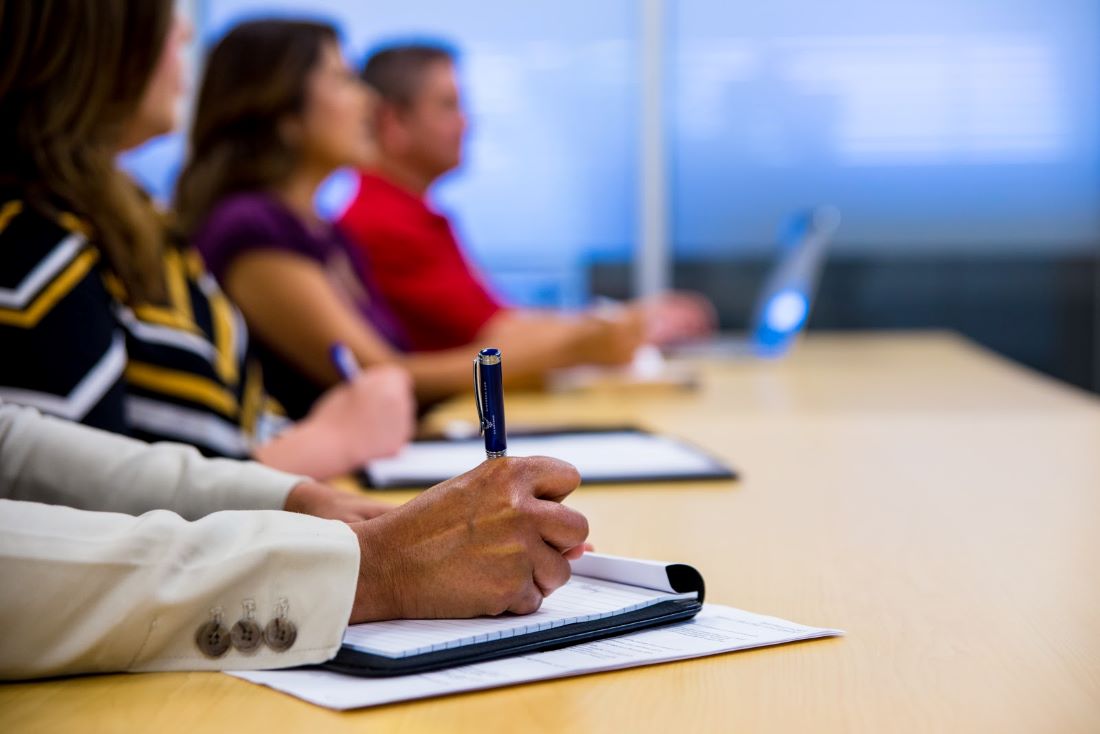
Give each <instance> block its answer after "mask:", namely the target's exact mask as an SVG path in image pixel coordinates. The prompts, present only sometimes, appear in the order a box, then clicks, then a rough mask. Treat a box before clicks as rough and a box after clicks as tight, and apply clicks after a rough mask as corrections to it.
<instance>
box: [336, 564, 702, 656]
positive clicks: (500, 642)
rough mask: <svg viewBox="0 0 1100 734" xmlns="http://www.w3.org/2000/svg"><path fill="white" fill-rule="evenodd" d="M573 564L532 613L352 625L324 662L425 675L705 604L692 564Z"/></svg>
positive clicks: (659, 620)
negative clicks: (569, 573) (563, 581)
mask: <svg viewBox="0 0 1100 734" xmlns="http://www.w3.org/2000/svg"><path fill="white" fill-rule="evenodd" d="M571 565H572V571H573V576H572V578H571V579H570V580H569V581H568V582H567V583H566V584H565V585H564V586H562V587H561V588H559V589H557V590H556V591H555V592H554V593H553V594H551V595H550V596H548V597H546V599H545V600H544V601H543V604H542V607H541V608H540V609H539V610H538V611H537V612H534V613H532V614H527V615H521V616H517V615H511V614H506V615H501V616H498V617H479V618H475V619H408V620H394V621H386V622H369V623H366V624H357V625H352V626H350V627H348V629H347V632H346V633H345V635H344V644H343V646H342V647H341V649H340V651H339V653H338V654H337V655H336V657H335V658H333V659H332V660H331V661H329V662H328V663H325V664H324V667H326V668H329V669H332V670H338V671H340V672H343V673H351V674H353V675H361V676H367V677H385V676H392V675H406V674H409V673H423V672H427V671H431V670H439V669H442V668H449V667H453V666H456V665H467V664H470V663H475V662H482V661H485V660H493V659H496V658H501V657H508V656H512V655H521V654H526V653H530V652H537V651H540V650H552V649H555V648H560V647H564V646H567V645H574V644H577V643H580V642H587V641H590V640H598V639H602V638H606V637H610V636H614V635H620V634H624V633H626V632H632V631H635V630H640V629H645V628H649V627H654V626H657V625H662V624H668V623H670V622H676V621H681V620H686V619H691V618H692V617H694V616H695V615H696V614H697V613H698V612H699V610H700V609H701V608H702V606H703V595H704V584H703V578H702V576H700V575H699V572H698V571H696V570H695V569H694V568H692V567H690V566H686V565H683V564H667V563H661V562H656V561H639V560H634V559H629V558H619V557H616V556H608V555H604V554H600V553H586V554H585V555H584V556H583V557H581V558H580V559H578V560H576V561H572V562H571Z"/></svg>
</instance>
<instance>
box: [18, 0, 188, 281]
mask: <svg viewBox="0 0 1100 734" xmlns="http://www.w3.org/2000/svg"><path fill="white" fill-rule="evenodd" d="M173 12H174V11H173V6H172V0H96V1H95V2H88V1H87V0H34V1H33V2H27V0H0V48H4V49H7V50H6V51H4V63H3V64H2V65H0V179H2V180H3V181H4V182H5V183H6V184H10V185H13V186H15V187H17V188H18V189H20V190H21V191H22V192H23V193H24V195H25V197H26V200H27V204H28V205H29V206H31V207H34V208H35V209H37V210H39V211H41V212H43V213H44V214H47V215H49V216H56V215H58V214H59V213H60V210H62V209H67V210H69V211H71V212H72V213H73V214H75V215H77V216H79V217H81V218H82V219H84V220H85V221H86V222H87V223H88V224H90V225H91V229H92V236H91V241H92V243H93V244H94V245H95V246H96V247H97V248H99V249H100V251H101V252H102V253H103V254H104V255H105V256H106V259H107V261H108V263H109V264H110V266H111V268H112V269H113V270H114V271H115V273H116V274H117V275H118V277H119V278H120V279H121V280H122V282H123V284H124V285H125V286H126V288H127V291H128V292H129V297H130V298H131V299H132V300H134V301H160V300H162V299H163V297H164V283H163V277H164V276H163V265H162V263H161V254H162V246H163V241H164V230H163V225H162V222H161V220H160V218H159V216H158V214H157V212H156V210H155V209H154V207H153V205H152V203H151V202H150V201H149V199H148V198H147V197H146V196H145V195H144V194H143V193H142V192H141V191H140V190H139V189H138V187H137V186H136V184H134V183H133V181H131V180H130V179H129V178H128V177H127V176H126V175H125V174H124V173H122V172H121V171H119V170H118V168H117V167H116V166H115V157H116V156H117V155H118V152H119V146H120V145H121V143H122V136H123V134H124V133H125V126H126V124H127V122H128V121H129V120H130V119H131V118H132V117H133V115H134V114H135V112H136V111H137V109H138V106H139V105H140V103H141V99H142V96H143V95H144V93H145V88H146V87H147V86H148V84H149V79H150V76H151V74H152V71H153V69H154V68H155V67H156V65H157V62H158V60H159V58H160V55H161V52H162V50H163V47H164V43H165V40H166V38H167V36H168V30H169V28H170V27H171V23H172V15H173Z"/></svg>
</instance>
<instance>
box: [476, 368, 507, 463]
mask: <svg viewBox="0 0 1100 734" xmlns="http://www.w3.org/2000/svg"><path fill="white" fill-rule="evenodd" d="M474 402H475V403H476V404H477V417H478V418H479V419H480V421H481V433H482V435H483V436H485V456H486V457H488V458H490V459H499V458H500V457H502V456H505V455H506V454H507V453H508V436H507V433H506V432H505V430H504V381H503V379H502V377H501V371H500V350H499V349H496V348H494V347H488V348H486V349H482V350H481V351H480V352H478V353H477V356H476V357H474Z"/></svg>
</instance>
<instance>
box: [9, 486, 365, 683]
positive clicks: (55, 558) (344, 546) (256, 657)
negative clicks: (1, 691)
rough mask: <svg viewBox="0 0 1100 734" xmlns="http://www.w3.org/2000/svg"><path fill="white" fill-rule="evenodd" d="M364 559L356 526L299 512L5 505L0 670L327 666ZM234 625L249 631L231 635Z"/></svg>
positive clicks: (45, 672)
mask: <svg viewBox="0 0 1100 734" xmlns="http://www.w3.org/2000/svg"><path fill="white" fill-rule="evenodd" d="M359 558H360V550H359V542H358V541H357V539H356V535H355V534H354V533H353V532H352V530H351V528H350V527H349V526H348V525H346V524H344V523H342V522H339V521H336V520H321V519H318V518H315V517H309V516H307V515H300V514H296V513H290V512H262V511H260V512H218V513H214V514H212V515H209V516H207V517H205V518H203V519H201V520H198V521H195V522H188V521H186V520H184V519H183V518H181V517H180V516H179V515H176V514H174V513H171V512H165V511H155V512H149V513H146V514H144V515H142V516H140V517H133V516H130V515H122V514H116V513H107V512H87V511H84V510H75V509H72V508H68V507H57V506H50V505H42V504H38V503H34V502H14V501H10V500H0V588H3V590H4V592H3V596H2V598H0V629H3V630H4V634H3V635H0V678H36V677H44V676H54V675H69V674H76V673H95V672H108V671H122V670H130V671H142V670H222V669H233V668H239V669H247V668H252V669H261V668H276V667H285V666H292V665H303V664H307V663H318V662H322V661H324V660H327V659H329V658H331V657H332V656H333V655H334V654H335V653H336V650H337V649H338V648H339V646H340V642H341V640H342V638H343V633H344V629H345V627H346V625H347V622H348V618H349V616H350V614H351V608H352V601H353V598H354V597H355V592H356V585H357V579H358V573H359ZM276 618H279V619H280V620H281V621H280V622H276V623H275V627H276V628H279V629H274V631H273V635H274V636H273V637H272V640H274V642H273V643H272V642H269V641H264V639H263V631H264V630H265V629H267V628H268V625H270V624H272V621H273V620H275V619H276ZM239 621H241V622H242V627H241V628H240V629H241V630H246V631H251V632H252V633H253V634H252V635H251V636H248V635H246V636H245V637H244V638H241V639H244V643H243V644H232V643H231V630H232V629H233V627H234V625H236V624H237V623H238V622H239ZM211 623H213V626H212V627H206V625H208V624H211ZM250 624H254V625H256V626H255V627H250V626H249V625H250ZM204 627H205V633H203V632H202V631H203V630H204ZM280 629H281V630H282V631H281V632H280V631H279V630H280ZM288 630H292V632H293V634H292V635H288V634H287V631H288ZM239 631H240V630H239ZM211 633H213V634H212V635H211ZM291 636H293V637H294V639H293V640H290V639H289V637H291ZM238 637H240V635H238ZM251 644H254V645H255V647H254V649H252V650H248V649H247V648H248V647H249V646H250V645H251Z"/></svg>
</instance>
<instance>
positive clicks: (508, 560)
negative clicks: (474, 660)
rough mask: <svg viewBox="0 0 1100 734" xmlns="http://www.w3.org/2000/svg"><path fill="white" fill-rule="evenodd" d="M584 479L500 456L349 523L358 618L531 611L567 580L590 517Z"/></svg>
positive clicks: (557, 466) (541, 463)
mask: <svg viewBox="0 0 1100 734" xmlns="http://www.w3.org/2000/svg"><path fill="white" fill-rule="evenodd" d="M579 483H580V475H579V474H577V470H576V469H574V468H573V467H572V466H571V465H569V464H566V463H564V462H561V461H557V460H555V459H548V458H543V457H534V458H524V459H519V458H510V459H492V460H490V461H486V462H485V463H483V464H481V465H480V466H479V467H477V468H476V469H474V470H472V471H470V472H467V473H466V474H463V475H461V476H458V477H455V478H454V479H450V480H448V481H446V482H443V483H442V484H439V485H436V486H435V487H433V488H432V489H430V490H428V491H427V492H424V493H423V494H421V495H420V496H419V497H417V498H416V499H414V500H412V501H411V502H409V503H407V504H405V505H403V506H401V507H399V508H397V509H395V510H393V511H391V512H387V513H385V514H383V515H381V516H380V517H377V518H375V519H373V520H370V521H368V522H364V523H356V524H353V525H352V526H351V527H352V529H353V530H354V531H355V533H356V534H357V535H358V536H359V544H360V549H361V560H360V567H359V583H358V585H357V587H356V592H355V604H354V606H353V607H352V614H351V621H352V622H364V621H370V620H379V619H431V618H448V617H454V618H459V617H477V616H482V615H496V614H502V613H504V612H514V613H516V614H529V613H531V612H533V611H535V610H537V609H538V608H539V606H540V605H541V604H542V600H543V597H545V596H547V595H548V594H550V593H551V592H552V591H554V590H555V589H557V588H558V587H559V586H561V585H562V584H564V583H565V582H566V581H568V580H569V574H570V569H569V562H568V559H570V558H576V557H579V556H580V555H581V554H582V553H584V549H585V547H584V540H585V538H586V537H587V536H588V521H587V520H585V518H584V516H583V515H581V514H580V513H578V512H576V511H575V510H571V509H569V508H567V507H564V506H562V505H561V504H560V503H561V501H562V500H563V499H564V498H565V497H566V496H567V495H568V494H569V493H570V492H572V491H573V490H574V489H575V488H576V487H577V485H578V484H579Z"/></svg>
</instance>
